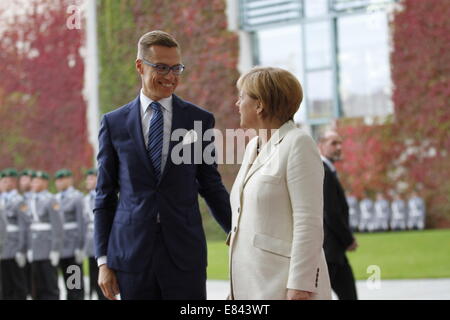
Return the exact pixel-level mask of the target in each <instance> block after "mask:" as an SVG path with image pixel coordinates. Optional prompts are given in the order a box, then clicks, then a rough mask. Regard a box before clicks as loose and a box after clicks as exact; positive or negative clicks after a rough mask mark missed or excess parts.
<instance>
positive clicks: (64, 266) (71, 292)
mask: <svg viewBox="0 0 450 320" xmlns="http://www.w3.org/2000/svg"><path fill="white" fill-rule="evenodd" d="M71 266H76V267H78V268H79V269H78V268H77V270H79V271H80V273H77V272H74V271H73V270H72V269H71V268H69V267H71ZM59 267H60V269H61V272H62V274H63V277H64V285H65V287H66V291H67V300H84V277H83V266H82V265H81V264H77V263H76V262H75V258H74V257H69V258H64V259H61V260H60V261H59ZM76 276H80V278H79V279H74V277H76ZM77 282H78V284H79V287H75V288H72V287H69V285H73V284H76V283H77Z"/></svg>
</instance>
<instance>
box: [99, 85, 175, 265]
mask: <svg viewBox="0 0 450 320" xmlns="http://www.w3.org/2000/svg"><path fill="white" fill-rule="evenodd" d="M139 100H140V102H141V122H142V135H143V136H144V141H145V148H146V149H147V147H148V133H149V130H150V121H151V119H152V116H153V109H152V108H151V107H150V104H151V103H152V102H153V101H154V100H152V99H150V98H149V97H147V96H146V95H145V94H144V92H143V91H142V89H141V93H140V95H139ZM157 102H159V104H160V105H161V106H162V108H161V111H162V114H163V120H164V125H163V147H162V154H161V173H162V172H164V166H165V165H166V162H167V157H168V154H169V144H170V135H171V132H172V131H171V130H172V109H173V107H172V96H170V97H168V98H164V99H161V100H159V101H157ZM157 219H158V221H159V213H158V217H157ZM106 262H107V259H106V256H101V257H99V258H98V259H97V264H98V266H99V267H100V266H101V265H102V264H106Z"/></svg>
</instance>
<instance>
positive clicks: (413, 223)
mask: <svg viewBox="0 0 450 320" xmlns="http://www.w3.org/2000/svg"><path fill="white" fill-rule="evenodd" d="M424 228H425V202H424V201H423V199H422V198H421V197H419V195H418V193H417V192H416V191H413V192H412V194H411V197H410V198H409V200H408V229H410V230H412V229H418V230H423V229H424Z"/></svg>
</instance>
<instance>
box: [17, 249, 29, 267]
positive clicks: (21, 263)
mask: <svg viewBox="0 0 450 320" xmlns="http://www.w3.org/2000/svg"><path fill="white" fill-rule="evenodd" d="M16 263H17V265H18V266H19V267H21V268H23V267H25V264H26V263H27V260H26V258H25V254H23V253H22V252H17V253H16Z"/></svg>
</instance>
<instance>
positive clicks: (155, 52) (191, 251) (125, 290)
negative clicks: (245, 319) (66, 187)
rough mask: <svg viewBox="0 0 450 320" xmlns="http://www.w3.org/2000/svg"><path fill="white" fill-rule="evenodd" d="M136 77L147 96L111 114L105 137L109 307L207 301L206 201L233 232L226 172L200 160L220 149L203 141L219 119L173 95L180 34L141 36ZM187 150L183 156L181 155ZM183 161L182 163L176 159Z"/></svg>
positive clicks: (101, 222)
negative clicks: (119, 302) (113, 303)
mask: <svg viewBox="0 0 450 320" xmlns="http://www.w3.org/2000/svg"><path fill="white" fill-rule="evenodd" d="M136 69H137V71H138V72H139V74H140V76H141V79H142V90H141V93H140V95H139V96H138V97H137V98H136V99H135V100H134V101H132V102H130V103H128V104H126V105H124V106H122V107H121V108H119V109H117V110H115V111H112V112H110V113H108V114H106V115H105V116H104V117H103V119H102V124H101V128H100V133H99V153H98V157H97V160H98V181H97V188H96V193H97V194H96V200H95V209H94V213H95V218H94V230H95V231H94V234H95V250H96V257H97V261H98V264H99V268H100V270H99V285H100V287H101V288H102V291H103V293H104V294H105V296H106V297H107V298H109V299H116V295H117V294H119V293H120V296H121V299H127V300H129V299H154V300H161V299H164V300H166V299H170V300H173V299H195V300H197V299H198V300H201V299H206V265H207V257H206V240H205V234H204V230H203V227H202V221H201V216H200V210H199V205H198V194H200V195H201V196H202V197H203V198H204V199H205V200H206V202H207V204H208V206H209V208H210V209H211V212H212V214H213V216H214V218H215V219H216V220H217V221H218V223H219V224H220V225H221V227H222V228H223V229H224V230H225V232H227V233H228V232H229V231H230V229H231V208H230V204H229V195H228V192H227V191H226V189H225V187H224V186H223V184H222V181H221V177H220V174H219V173H218V171H217V165H216V164H215V163H214V162H213V163H211V162H208V161H193V160H194V156H196V155H197V156H198V155H200V156H202V155H203V153H204V151H206V150H211V147H210V145H211V143H212V141H203V139H202V137H203V133H204V132H205V131H206V130H208V129H212V128H213V127H214V117H213V115H212V114H211V113H209V112H207V111H205V110H203V109H201V108H199V107H197V106H195V105H193V104H191V103H189V102H186V101H184V100H182V99H180V98H178V97H177V96H176V95H174V94H173V93H174V91H175V88H176V87H177V85H178V81H179V78H180V75H181V73H182V71H183V70H184V66H183V65H182V64H181V54H180V47H179V45H178V43H177V41H176V40H175V39H174V38H173V37H172V36H171V35H169V34H167V33H165V32H162V31H152V32H149V33H147V34H145V35H144V36H142V37H141V39H140V40H139V45H138V56H137V59H136ZM194 123H195V125H194ZM198 124H200V127H201V132H196V131H198V127H199V126H198ZM194 129H196V131H193V130H194ZM175 132H177V133H179V132H186V135H184V138H183V135H181V137H180V139H174V138H176V137H178V136H180V135H179V134H173V137H171V136H172V133H175ZM192 133H194V134H192ZM175 136H176V137H175ZM189 138H190V139H189ZM210 140H211V139H210ZM212 140H213V139H212ZM180 143H182V146H183V148H182V151H181V152H176V151H177V150H178V151H179V149H180V148H178V146H179V144H180ZM175 146H177V148H175V150H174V147H175ZM198 146H199V147H198ZM207 147H208V148H207ZM205 149H206V150H205ZM180 156H181V157H182V158H183V162H182V163H181V164H180V161H179V159H175V158H176V157H180ZM202 159H203V158H202ZM208 163H209V164H208Z"/></svg>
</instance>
